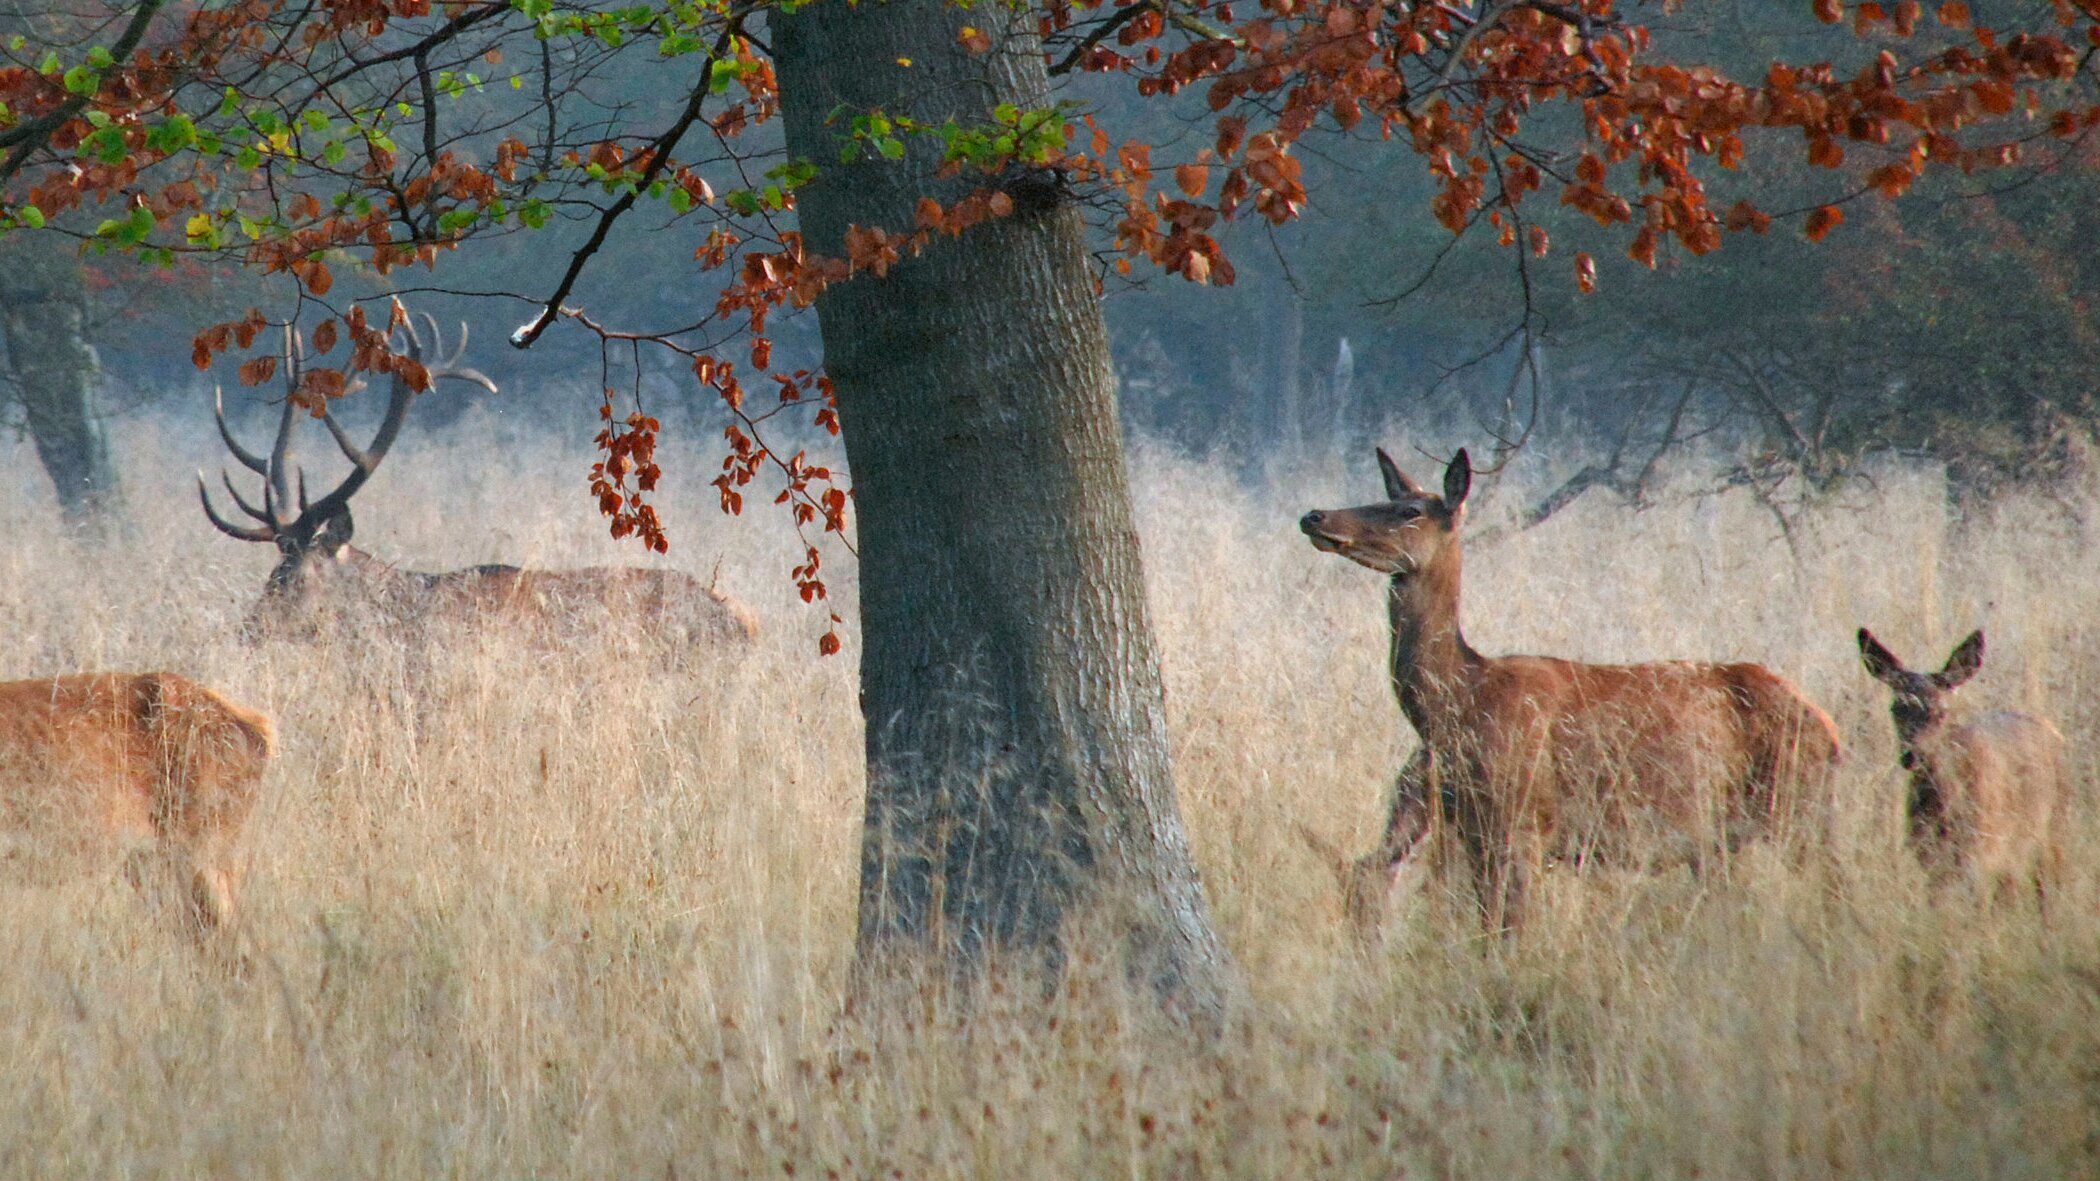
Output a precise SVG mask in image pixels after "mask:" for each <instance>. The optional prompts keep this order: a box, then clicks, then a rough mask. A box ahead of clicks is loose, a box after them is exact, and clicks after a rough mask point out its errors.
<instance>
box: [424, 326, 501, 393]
mask: <svg viewBox="0 0 2100 1181" xmlns="http://www.w3.org/2000/svg"><path fill="white" fill-rule="evenodd" d="M423 320H424V322H425V324H426V325H428V327H429V328H430V347H431V350H432V351H433V352H443V351H444V338H443V337H441V336H440V335H439V334H438V324H437V317H435V316H432V315H430V314H429V313H427V312H426V313H424V314H423ZM467 335H468V329H467V322H466V321H465V320H461V321H460V322H459V347H457V348H455V349H453V350H452V355H451V356H449V357H446V358H445V359H444V360H442V361H439V362H438V363H436V364H435V365H431V366H429V369H430V380H431V381H432V382H436V381H438V380H440V379H442V378H448V377H449V378H451V379H453V380H455V381H466V382H472V383H473V384H475V385H478V386H480V387H481V388H482V389H484V390H486V391H488V392H489V393H492V394H493V393H496V392H497V390H496V383H495V382H494V381H491V380H490V379H489V376H488V374H486V373H483V372H482V371H481V370H479V369H474V368H469V367H466V366H462V365H461V364H460V363H459V359H460V358H461V357H464V356H466V355H467Z"/></svg>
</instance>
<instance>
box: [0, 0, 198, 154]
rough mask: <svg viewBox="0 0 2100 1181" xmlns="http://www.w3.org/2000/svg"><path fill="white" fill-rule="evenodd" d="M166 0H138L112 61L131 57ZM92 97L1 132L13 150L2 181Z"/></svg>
mask: <svg viewBox="0 0 2100 1181" xmlns="http://www.w3.org/2000/svg"><path fill="white" fill-rule="evenodd" d="M165 3H166V0H139V6H138V7H137V8H134V9H132V11H131V20H130V22H129V23H127V24H126V25H125V26H124V31H123V32H122V33H121V34H119V35H118V36H117V40H116V43H115V44H114V45H111V46H110V47H109V56H110V59H111V60H112V61H114V62H118V63H121V62H123V61H124V60H125V59H126V58H128V57H130V56H131V54H132V51H133V50H135V49H137V48H138V47H139V42H140V41H142V40H144V39H145V37H146V27H147V26H148V25H150V24H152V23H153V18H154V16H155V15H156V14H158V13H159V12H160V10H161V7H162V5H163V4H165ZM91 97H93V96H91V95H85V94H76V95H73V96H71V97H69V98H67V99H66V101H64V102H62V103H60V104H58V106H56V107H54V108H52V109H51V110H49V111H46V112H44V113H43V114H41V115H39V116H37V117H36V118H34V119H31V120H30V121H29V122H27V123H24V124H21V125H20V126H18V127H10V128H8V129H7V130H6V131H0V148H12V149H13V150H12V151H10V152H9V153H8V154H7V160H6V161H5V162H4V163H0V181H5V180H7V179H8V178H10V177H12V176H14V174H15V173H17V172H20V171H21V170H22V165H23V164H24V163H25V162H26V161H27V160H28V159H29V154H30V153H31V152H34V151H36V150H37V149H38V148H40V147H43V146H44V145H45V144H47V143H49V142H51V136H52V134H53V133H54V132H56V131H57V130H58V129H59V128H61V127H64V126H65V125H66V123H67V122H68V121H70V120H71V119H72V118H73V117H74V116H75V115H78V114H79V113H80V112H81V111H82V110H83V109H84V108H86V106H87V105H88V100H89V99H90V98H91Z"/></svg>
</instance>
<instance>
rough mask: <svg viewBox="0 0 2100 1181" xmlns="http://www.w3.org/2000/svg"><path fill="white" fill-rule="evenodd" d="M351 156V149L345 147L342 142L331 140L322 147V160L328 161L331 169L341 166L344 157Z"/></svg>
mask: <svg viewBox="0 0 2100 1181" xmlns="http://www.w3.org/2000/svg"><path fill="white" fill-rule="evenodd" d="M349 154H350V149H348V148H346V147H344V146H343V144H342V141H341V140H330V141H329V142H328V143H326V144H323V145H322V146H321V159H322V160H324V161H326V162H327V163H328V165H329V166H330V167H333V166H335V165H337V164H341V163H342V162H343V157H345V156H347V155H349Z"/></svg>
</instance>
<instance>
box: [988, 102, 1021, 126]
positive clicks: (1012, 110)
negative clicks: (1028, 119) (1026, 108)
mask: <svg viewBox="0 0 2100 1181" xmlns="http://www.w3.org/2000/svg"><path fill="white" fill-rule="evenodd" d="M1020 118H1021V108H1019V107H1017V106H1015V105H1013V104H1012V103H1000V104H999V105H998V106H996V107H993V108H992V121H993V122H995V123H1004V124H1006V125H1007V126H1008V127H1011V126H1013V125H1014V124H1015V123H1017V122H1019V121H1020Z"/></svg>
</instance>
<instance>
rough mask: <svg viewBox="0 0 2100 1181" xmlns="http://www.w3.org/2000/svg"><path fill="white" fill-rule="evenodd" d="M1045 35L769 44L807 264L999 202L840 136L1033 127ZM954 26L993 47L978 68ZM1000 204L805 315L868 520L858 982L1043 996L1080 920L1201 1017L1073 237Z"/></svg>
mask: <svg viewBox="0 0 2100 1181" xmlns="http://www.w3.org/2000/svg"><path fill="white" fill-rule="evenodd" d="M1034 19H1035V18H1034V16H1033V14H1032V10H1031V9H1028V8H1026V7H1022V8H1018V9H1016V8H1010V7H1008V6H1005V5H996V4H979V5H975V6H973V7H971V8H969V9H968V10H964V9H963V8H961V7H958V6H953V5H948V4H941V3H889V4H882V3H872V4H871V3H863V4H860V5H857V6H856V5H847V4H812V5H808V6H806V7H803V8H800V9H797V10H796V11H795V12H794V13H793V14H792V15H778V16H775V17H773V18H771V26H770V28H771V32H772V39H773V47H774V49H775V51H776V62H777V65H778V69H779V76H780V83H781V92H782V95H783V96H784V97H783V106H784V109H785V115H786V122H787V138H788V148H789V151H790V153H791V154H792V155H794V156H795V157H798V158H802V159H808V160H812V161H814V162H816V163H817V164H818V165H819V167H820V168H821V169H822V173H821V175H820V177H819V179H818V180H817V181H816V182H815V183H813V184H811V185H810V186H808V187H807V188H805V189H804V190H802V191H801V192H800V193H799V194H798V209H799V213H800V217H801V223H802V227H803V231H804V233H805V235H806V236H807V241H808V245H809V248H810V249H811V250H812V251H813V252H815V253H819V254H826V255H831V256H833V257H837V256H841V255H843V254H844V248H843V245H842V242H843V238H844V234H845V231H846V229H847V227H848V226H849V225H855V224H857V225H863V226H881V227H884V228H888V229H893V230H904V229H909V228H910V227H911V226H912V224H913V214H914V206H915V202H916V201H917V199H918V198H919V197H921V196H922V195H932V196H935V197H936V198H937V199H940V200H942V201H943V202H944V203H945V202H947V201H950V200H953V199H954V198H955V197H957V196H959V195H961V194H962V193H964V192H966V191H968V189H970V188H972V187H975V186H978V185H982V184H986V183H989V182H987V181H986V180H985V179H984V178H982V177H975V178H973V177H967V176H966V177H962V178H959V179H949V180H945V181H944V180H938V179H936V177H935V172H936V170H937V168H938V158H937V157H938V145H937V144H935V143H928V142H925V141H924V140H923V139H921V140H919V141H916V142H914V143H912V144H911V146H910V149H909V151H908V153H907V154H906V157H905V158H904V159H903V160H901V161H896V162H890V161H884V160H880V159H877V158H876V155H877V154H876V153H874V152H869V153H868V154H867V157H866V158H864V160H863V161H862V162H860V163H856V164H852V165H845V164H842V163H840V159H839V145H840V143H841V142H842V141H841V138H840V135H841V131H842V127H839V126H830V125H827V119H828V118H829V116H830V113H831V112H832V111H834V110H835V109H842V110H846V111H849V112H856V113H857V112H865V111H868V110H871V109H876V108H880V109H883V110H885V111H888V112H890V113H892V114H896V113H904V112H908V113H909V114H910V115H911V116H912V117H914V118H916V119H919V120H921V121H924V122H928V123H932V124H934V125H938V124H940V123H941V122H943V121H944V120H946V119H948V118H949V117H951V116H952V117H953V118H955V119H956V120H957V121H958V122H960V123H962V124H964V125H966V126H971V125H975V126H983V125H987V124H989V123H990V121H991V117H992V116H991V112H992V110H993V108H994V107H996V106H998V105H999V104H1001V103H1012V104H1014V105H1015V106H1017V107H1019V108H1021V109H1022V110H1029V109H1034V108H1042V107H1046V106H1048V105H1049V104H1050V98H1049V88H1048V77H1047V72H1046V70H1045V69H1044V64H1043V60H1042V54H1041V51H1040V49H1039V47H1038V45H1037V43H1036V41H1035V39H1034V32H1033V23H1032V22H1033V21H1034ZM966 24H967V25H975V26H977V27H978V28H979V29H983V30H985V31H987V32H989V33H990V34H991V35H992V38H993V41H994V48H993V49H992V50H991V51H990V52H988V53H985V54H982V55H972V54H970V53H969V52H967V50H965V49H964V48H963V47H962V46H961V45H959V44H958V36H959V35H960V32H961V29H962V27H963V26H964V25H966ZM906 62H908V63H909V64H908V65H907V64H905V63H906ZM844 118H845V117H844V116H841V120H842V121H843V119H844ZM1009 191H1010V192H1013V193H1014V194H1015V195H1016V205H1017V208H1018V210H1019V212H1017V213H1016V214H1015V215H1014V216H1012V217H1010V218H1007V219H1003V220H995V221H993V222H990V223H987V224H985V225H981V226H979V227H977V228H975V229H972V230H970V231H968V232H967V233H965V234H963V235H962V236H961V237H960V238H947V237H942V238H939V239H937V241H936V242H935V244H934V245H933V246H932V247H931V248H929V249H928V250H927V252H926V254H925V255H924V256H923V257H920V258H917V259H907V260H906V261H904V262H903V263H901V264H899V265H898V266H897V267H896V268H895V269H893V270H892V271H891V272H890V274H889V276H888V278H887V279H881V280H878V279H873V278H869V277H866V276H863V277H861V278H858V279H855V280H853V281H852V282H849V283H845V284H842V285H840V286H837V287H834V288H833V289H831V290H830V291H828V292H827V293H826V294H825V295H824V296H823V297H822V299H820V301H819V302H818V305H817V306H818V314H819V323H820V327H821V329H822V332H823V339H824V352H825V367H826V369H827V371H828V372H829V373H830V375H831V377H832V380H833V381H834V382H835V383H836V386H837V390H838V400H839V413H840V418H841V421H842V425H843V428H844V434H845V442H846V453H847V457H848V459H849V460H850V462H851V464H852V472H853V483H854V488H855V496H856V501H857V507H858V536H859V546H860V585H861V631H862V639H863V655H862V662H861V688H862V709H863V711H864V713H865V714H866V717H867V723H868V728H867V733H868V737H867V754H868V799H867V827H866V840H865V845H864V848H863V855H862V862H861V892H860V935H859V944H860V951H861V955H862V962H863V964H864V965H869V966H870V967H871V969H872V970H874V971H878V972H879V971H881V970H882V969H883V968H884V967H885V966H887V965H888V964H890V963H892V962H903V963H925V962H928V960H929V958H930V960H931V962H933V963H936V964H940V963H945V964H948V965H950V966H951V967H954V968H956V969H958V970H960V971H962V972H965V973H967V972H970V971H973V970H974V969H975V968H976V967H978V966H979V965H980V964H981V963H982V961H983V958H984V956H985V955H986V953H988V952H989V953H998V954H1002V955H1008V954H1010V955H1014V956H1016V957H1024V958H1026V959H1029V960H1034V959H1037V958H1041V959H1042V960H1044V961H1046V962H1047V963H1048V964H1049V965H1050V966H1051V967H1052V968H1053V969H1054V968H1055V967H1056V966H1057V965H1058V964H1059V962H1060V960H1061V956H1062V949H1063V948H1064V946H1065V943H1064V940H1063V936H1064V935H1065V934H1067V933H1068V932H1069V930H1070V927H1071V925H1072V923H1073V921H1074V920H1080V921H1088V922H1099V923H1101V924H1102V925H1101V926H1099V927H1097V928H1095V929H1098V930H1109V931H1113V932H1115V933H1116V934H1117V935H1119V936H1120V937H1122V938H1123V940H1124V941H1125V944H1124V947H1123V948H1122V954H1123V955H1124V956H1125V957H1126V967H1127V969H1128V971H1129V972H1130V973H1131V974H1132V976H1133V977H1134V978H1135V979H1138V980H1141V981H1143V982H1144V983H1146V984H1148V985H1150V986H1152V987H1155V988H1157V989H1158V990H1159V991H1160V992H1161V993H1162V994H1163V995H1164V996H1165V997H1167V998H1169V1003H1170V1006H1172V1007H1176V1008H1181V1009H1192V1010H1196V1011H1199V1012H1200V1011H1205V1010H1210V1009H1214V1008H1215V1007H1216V1006H1217V1005H1218V1004H1219V1002H1220V998H1221V996H1222V994H1223V991H1224V989H1225V988H1226V981H1227V979H1228V976H1229V967H1228V963H1227V958H1226V955H1225V953H1224V951H1223V949H1222V946H1221V945H1220V943H1219V941H1218V939H1217V936H1216V934H1215V933H1214V931H1213V930H1212V927H1211V923H1210V916H1209V908H1208V904H1207V902H1206V901H1205V898H1204V893H1203V889H1202V886H1201V883H1200V881H1199V880H1198V877H1197V874H1196V870H1195V867H1194V864H1193V862H1192V860H1191V858H1190V854H1189V848H1188V841H1187V838H1186V837H1185V835H1184V833H1183V829H1182V825H1181V819H1180V815H1179V810H1178V806H1177V803H1176V800H1175V795H1174V784H1173V779H1172V774H1171V768H1170V766H1169V761H1168V754H1167V736H1166V727H1165V721H1164V717H1163V708H1162V694H1161V685H1160V672H1159V661H1158V657H1157V655H1156V653H1155V651H1154V647H1153V642H1152V631H1151V626H1150V621H1149V619H1148V614H1147V608H1146V601H1145V585H1144V579H1143V577H1142V571H1141V568H1140V563H1139V552H1138V540H1137V534H1136V531H1135V529H1134V527H1133V523H1132V517H1131V509H1130V499H1129V489H1128V482H1127V477H1126V473H1125V469H1124V456H1123V441H1122V434H1121V430H1120V428H1119V426H1118V423H1117V418H1116V407H1115V385H1114V375H1113V372H1112V370H1111V367H1110V363H1109V353H1108V334H1107V330H1106V326H1105V325H1104V323H1103V321H1102V318H1101V312H1100V308H1099V306H1098V304H1097V299H1096V294H1095V290H1094V284H1093V280H1092V276H1091V273H1090V271H1089V269H1088V263H1087V252H1086V243H1085V230H1084V225H1083V223H1082V221H1081V219H1080V213H1079V210H1078V209H1077V208H1076V207H1074V206H1073V205H1072V204H1071V203H1070V201H1069V200H1067V199H1066V197H1065V195H1064V194H1063V193H1062V191H1061V190H1060V189H1059V188H1058V186H1057V182H1056V180H1055V178H1054V177H1050V176H1048V175H1042V174H1025V173H1024V174H1021V175H1018V176H1014V177H1011V178H1010V179H1009ZM927 953H931V956H930V957H929V956H928V954H927Z"/></svg>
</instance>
